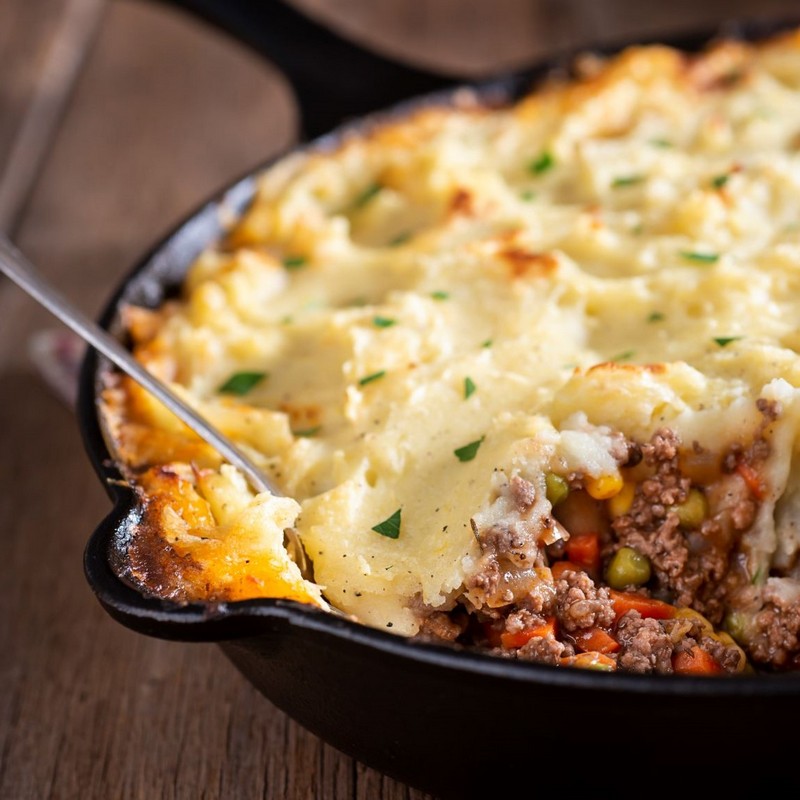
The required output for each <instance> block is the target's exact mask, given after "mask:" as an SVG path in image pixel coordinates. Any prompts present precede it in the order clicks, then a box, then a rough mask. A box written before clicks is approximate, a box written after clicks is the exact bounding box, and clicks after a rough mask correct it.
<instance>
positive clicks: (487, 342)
mask: <svg viewBox="0 0 800 800" xmlns="http://www.w3.org/2000/svg"><path fill="white" fill-rule="evenodd" d="M492 344H494V343H493V342H492V340H491V339H486V340H484V341H483V342H481V347H491V346H492Z"/></svg>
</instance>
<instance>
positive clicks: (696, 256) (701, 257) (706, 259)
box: [681, 250, 719, 264]
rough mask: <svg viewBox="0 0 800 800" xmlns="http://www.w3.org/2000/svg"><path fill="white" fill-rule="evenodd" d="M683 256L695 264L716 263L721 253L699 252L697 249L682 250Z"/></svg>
mask: <svg viewBox="0 0 800 800" xmlns="http://www.w3.org/2000/svg"><path fill="white" fill-rule="evenodd" d="M681 257H682V258H685V259H686V260H687V261H694V262H695V264H716V263H717V261H719V253H699V252H697V251H696V250H681Z"/></svg>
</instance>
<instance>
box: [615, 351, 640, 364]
mask: <svg viewBox="0 0 800 800" xmlns="http://www.w3.org/2000/svg"><path fill="white" fill-rule="evenodd" d="M635 355H636V351H635V350H623V351H622V352H621V353H617V355H615V356H613V357H612V358H611V360H612V361H630V360H631V359H632V358H633V357H634V356H635Z"/></svg>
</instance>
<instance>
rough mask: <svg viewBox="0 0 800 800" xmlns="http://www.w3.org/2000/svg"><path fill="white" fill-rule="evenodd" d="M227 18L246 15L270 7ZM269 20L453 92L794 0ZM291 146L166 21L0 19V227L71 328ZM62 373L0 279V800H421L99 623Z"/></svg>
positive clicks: (269, 72)
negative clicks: (152, 254) (583, 49)
mask: <svg viewBox="0 0 800 800" xmlns="http://www.w3.org/2000/svg"><path fill="white" fill-rule="evenodd" d="M226 2H228V0H218V4H219V5H222V4H225V3H226ZM250 3H251V4H254V5H259V6H261V7H262V9H261V12H262V17H263V18H264V19H268V15H269V13H270V8H272V7H274V6H275V5H277V4H278V0H250ZM206 5H207V6H209V7H211V8H212V9H213V6H214V0H206ZM290 5H291V6H293V7H294V8H296V9H300V10H302V11H304V12H307V13H308V14H309V15H310V16H312V17H313V18H314V19H316V20H318V21H321V22H322V23H324V24H325V25H326V26H329V27H330V28H331V29H333V30H336V31H338V32H340V33H341V34H343V35H344V36H345V37H349V38H352V39H353V40H354V41H357V42H359V43H361V44H363V45H365V46H366V47H368V48H372V49H375V50H378V51H380V52H382V53H385V54H389V55H390V56H392V57H394V58H398V59H400V60H403V61H407V62H410V63H413V64H416V65H418V66H421V67H424V68H426V69H428V70H433V71H435V72H437V73H441V74H442V75H443V76H450V77H456V78H463V79H469V78H478V77H486V76H489V75H492V74H495V73H499V72H501V71H503V70H512V69H518V68H521V67H523V66H525V65H528V64H531V63H533V62H534V61H535V60H536V59H538V58H541V57H543V56H549V55H552V54H554V53H557V52H561V51H563V50H566V49H567V48H572V47H576V46H583V45H585V44H586V45H588V44H590V43H600V42H610V41H620V40H624V39H626V38H627V39H637V38H647V39H653V38H659V37H662V36H664V37H666V36H669V35H671V34H674V33H678V32H685V31H691V30H694V29H698V28H706V29H713V28H715V27H717V26H725V25H727V24H730V22H731V21H732V20H735V19H753V18H759V19H760V18H775V17H786V16H790V15H791V14H793V13H797V14H798V18H800V7H798V5H797V2H796V0H757V1H755V0H750V1H748V0H671V2H660V1H659V0H618V1H616V2H612V0H413V1H412V2H409V0H292V1H291V3H290ZM795 9H797V11H795ZM283 45H284V47H288V48H290V49H291V48H292V47H293V46H294V43H292V42H283ZM296 46H297V48H298V52H299V51H300V49H301V48H302V42H298V43H297V44H296ZM303 57H304V58H305V57H306V56H303ZM307 57H308V58H312V59H313V57H314V54H313V52H312V53H311V54H310V55H308V56H307ZM321 66H322V68H323V69H324V70H325V71H326V72H328V73H329V74H334V75H335V74H336V69H337V65H336V64H322V65H321ZM369 79H370V76H365V80H369ZM298 132H299V120H298V114H297V111H296V107H295V104H294V101H293V96H292V92H291V88H290V86H289V84H288V82H287V81H286V80H285V78H284V77H283V76H282V75H281V73H280V72H279V71H278V70H277V69H276V67H275V66H274V65H273V64H271V63H270V62H269V61H267V60H265V59H264V58H261V57H259V56H258V55H257V54H256V53H254V52H251V51H250V50H249V49H247V48H245V47H243V46H242V45H240V44H238V43H237V42H235V41H234V40H233V39H231V38H229V37H227V36H225V35H223V34H221V33H219V32H218V31H216V30H214V29H213V28H211V27H209V26H208V25H206V24H204V23H202V22H200V21H198V20H197V19H196V18H195V17H193V16H190V15H188V14H187V13H185V11H182V10H176V9H175V8H174V7H171V4H170V3H166V2H159V3H157V2H145V0H0V230H2V231H3V232H4V233H6V234H7V235H9V236H10V237H11V238H12V239H13V240H14V241H15V242H16V243H17V245H18V246H19V247H20V248H21V249H22V250H23V251H24V252H26V253H27V255H28V256H29V257H30V258H31V259H32V260H33V261H34V263H36V264H38V265H39V267H40V269H41V270H42V272H44V273H45V275H46V276H47V277H49V278H50V279H51V280H52V281H54V282H55V283H56V284H57V285H58V286H59V287H60V288H61V289H63V291H64V292H65V294H66V295H67V296H68V297H69V298H70V299H71V300H73V301H74V302H76V303H77V304H78V305H79V306H80V307H81V308H82V309H84V310H85V311H87V312H88V313H90V314H92V315H96V314H97V313H98V312H99V310H100V308H101V307H102V305H103V304H104V302H106V301H107V299H108V298H109V297H110V294H111V292H112V290H113V288H114V287H115V286H116V284H117V283H118V282H119V280H120V279H121V277H122V276H123V275H124V274H125V272H126V271H128V270H129V269H130V268H131V266H132V265H133V264H134V263H135V262H136V260H137V259H138V258H139V257H140V256H141V255H142V254H143V253H145V251H146V250H147V249H148V248H149V247H150V246H151V245H152V244H153V243H154V242H155V241H156V240H157V239H158V238H159V237H160V236H161V235H163V234H164V233H166V232H167V231H168V230H169V229H170V228H171V227H172V226H173V225H174V224H175V223H176V222H177V221H179V220H180V219H181V218H182V217H183V216H185V215H186V214H187V213H188V212H189V211H190V210H191V209H192V208H194V207H195V206H197V205H198V204H199V203H200V202H201V201H202V200H203V199H204V198H205V197H206V196H207V195H209V194H210V193H211V192H212V191H214V190H216V189H218V188H220V187H221V186H222V185H224V184H225V183H227V182H229V181H231V180H232V179H233V178H235V177H237V176H238V175H240V174H242V173H244V172H245V171H247V170H249V169H251V168H252V167H254V166H255V165H257V164H259V163H261V162H263V161H265V160H266V159H268V158H270V157H272V156H274V155H276V154H278V153H279V152H281V151H282V150H284V149H286V148H287V147H289V146H290V145H291V144H292V143H293V142H294V141H295V140H296V138H297V136H298ZM79 358H80V351H79V350H76V349H72V347H71V344H70V340H68V339H65V338H64V337H63V336H62V333H61V329H60V328H59V327H58V326H57V325H56V324H55V323H54V322H53V320H52V319H51V318H50V317H48V316H47V314H46V313H45V312H43V311H40V310H39V309H38V308H36V307H35V306H34V305H33V303H32V302H31V301H29V300H28V299H27V298H26V297H24V296H23V295H22V294H21V293H20V292H19V291H18V290H17V289H16V288H15V287H12V286H10V285H9V284H8V283H7V282H5V281H2V280H0V455H2V458H0V654H1V655H2V657H0V687H2V688H1V689H0V798H15V799H16V798H45V797H53V798H59V797H64V798H76V797H81V798H95V797H98V798H99V797H102V798H110V797H114V798H119V797H126V798H127V797H137V798H138V797H141V798H181V797H192V798H229V797H237V798H251V797H253V798H255V797H258V798H289V800H293V798H306V797H308V798H311V797H321V798H329V797H330V798H339V797H342V798H375V797H385V798H398V799H399V798H408V799H409V800H421V799H422V798H424V797H425V795H423V794H422V793H420V792H418V791H416V790H413V789H410V788H408V787H406V786H403V785H402V784H399V783H396V782H395V781H392V780H390V779H389V778H386V777H384V776H382V775H380V774H378V773H375V772H374V771H372V770H370V769H368V768H366V767H363V766H362V765H360V764H357V763H356V762H354V761H353V760H352V759H350V758H348V757H346V756H343V755H341V754H339V753H338V752H336V751H335V750H333V749H332V748H330V747H328V746H327V745H325V744H323V743H321V742H319V740H317V739H316V738H315V737H314V736H312V735H311V734H309V733H308V732H306V731H304V730H303V729H302V728H300V727H299V726H298V725H296V724H295V723H293V722H292V721H291V720H289V719H288V718H286V717H285V716H284V715H283V714H282V713H281V712H279V711H278V710H276V709H275V708H274V707H272V706H271V705H270V704H269V702H268V701H266V700H264V699H263V698H261V697H260V696H258V695H257V694H256V692H255V690H254V689H252V687H250V686H249V684H247V683H246V682H245V681H244V680H243V679H242V678H241V677H240V676H239V675H238V673H237V672H236V671H235V670H234V669H233V667H232V666H230V665H229V664H228V662H227V661H226V660H225V659H224V657H223V656H222V654H221V653H220V652H219V651H218V650H217V649H216V648H215V647H214V646H211V645H183V644H177V643H169V642H160V641H156V640H151V639H146V638H145V637H141V636H137V635H136V634H133V633H131V632H130V631H128V630H127V629H123V628H122V627H121V626H119V625H117V624H116V623H114V622H112V621H111V620H110V618H108V617H107V616H106V615H105V613H104V612H103V611H102V610H101V609H100V607H99V605H98V604H97V602H96V601H95V600H94V598H93V597H92V595H91V591H90V590H89V588H88V587H87V585H86V583H85V580H84V578H83V572H82V566H81V557H82V550H83V547H84V544H85V542H86V540H87V538H88V536H89V535H90V533H91V531H92V530H93V528H94V526H95V525H96V524H97V522H98V521H99V520H100V519H101V518H102V516H104V515H105V514H106V513H107V512H108V510H109V502H108V499H107V497H106V495H105V494H104V492H103V490H102V487H101V486H100V485H99V482H98V480H97V479H96V477H95V475H94V473H93V472H92V470H91V467H90V466H89V462H88V459H87V458H86V456H85V455H84V452H83V447H82V444H81V439H80V435H79V433H78V428H77V424H76V421H75V419H74V417H73V415H72V413H71V410H70V407H69V403H70V400H71V396H72V389H71V385H70V369H71V367H72V366H73V365H74V364H75V363H76V362H77V360H78V359H79Z"/></svg>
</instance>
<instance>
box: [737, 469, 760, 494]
mask: <svg viewBox="0 0 800 800" xmlns="http://www.w3.org/2000/svg"><path fill="white" fill-rule="evenodd" d="M736 471H737V472H738V473H739V475H741V476H742V478H744V482H745V483H746V484H747V488H748V489H749V490H750V492H751V493H752V495H753V497H755V498H756V500H763V499H764V484H763V483H762V482H761V476H760V475H759V474H758V473H757V472H756V471H755V470H754V469H753V468H752V467H751V466H750V465H749V464H745V463H744V461H740V462H739V463H738V464H737V465H736Z"/></svg>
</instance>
